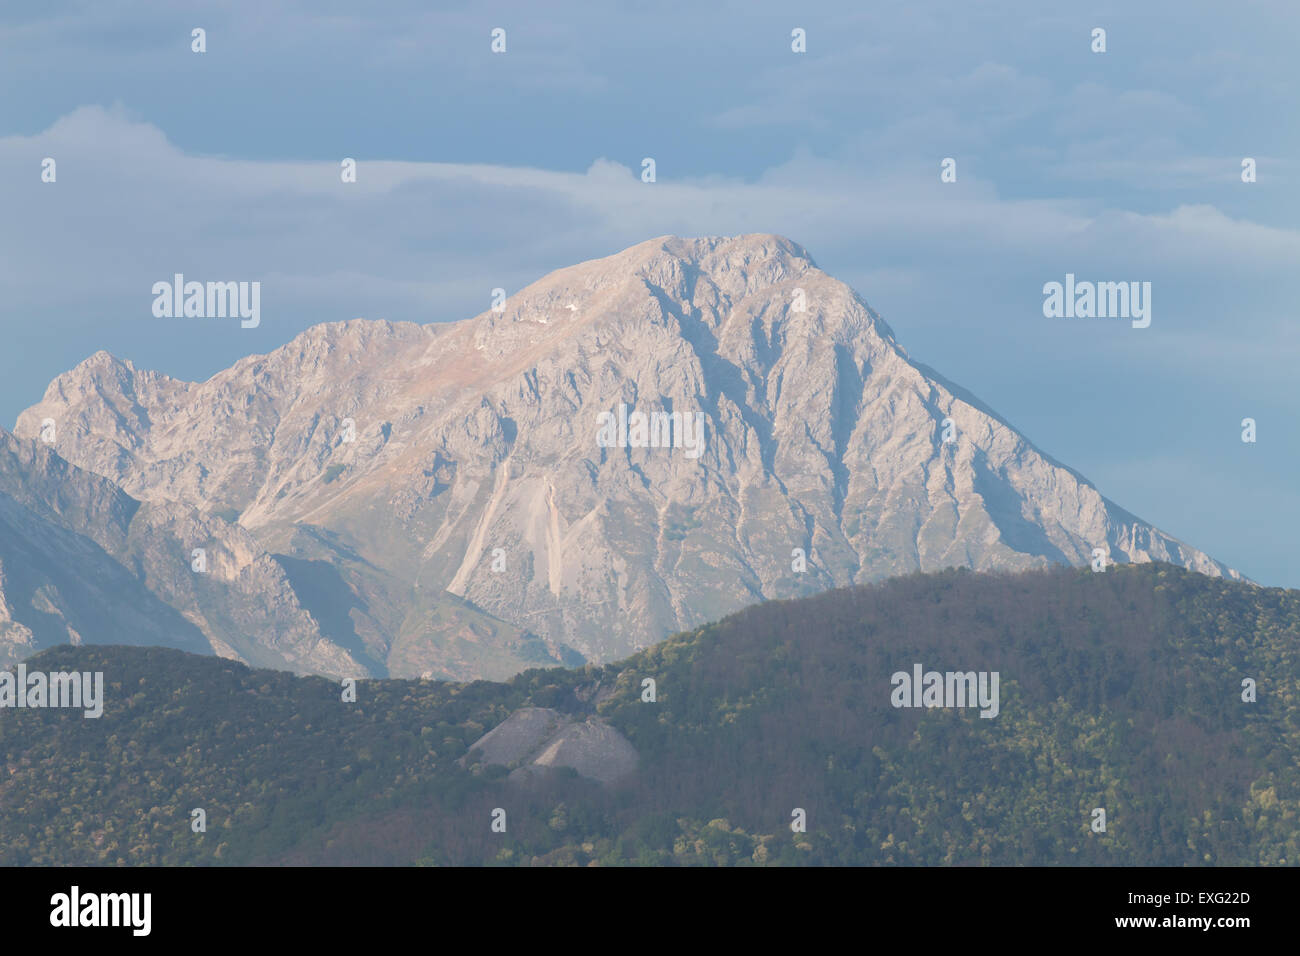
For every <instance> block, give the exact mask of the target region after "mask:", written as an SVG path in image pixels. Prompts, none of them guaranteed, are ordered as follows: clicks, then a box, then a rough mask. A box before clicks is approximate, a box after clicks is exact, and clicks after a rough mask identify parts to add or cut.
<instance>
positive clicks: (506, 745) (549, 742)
mask: <svg viewBox="0 0 1300 956" xmlns="http://www.w3.org/2000/svg"><path fill="white" fill-rule="evenodd" d="M466 759H467V760H474V761H476V762H478V763H481V764H483V765H485V766H493V765H496V766H502V767H508V768H510V769H511V770H512V771H513V772H512V773H511V775H510V776H511V779H512V780H515V781H516V782H526V781H528V780H530V779H532V778H533V777H535V776H545V775H546V773H547V772H548V771H554V770H556V769H558V768H560V767H572V768H573V769H574V770H576V771H577V772H578V773H579V774H580V775H581V776H584V777H587V778H588V779H591V780H596V781H599V782H600V783H604V784H613V783H617V782H618V781H619V780H622V779H624V778H625V777H627V776H628V775H629V774H631V773H633V772H634V771H635V770H636V765H637V754H636V749H635V748H634V747H633V746H632V744H631V743H630V742H629V741H628V739H627V738H626V737H624V736H623V735H622V734H621V733H619V732H618V731H617V730H615V729H614V728H613V727H611V726H609V725H608V724H606V723H603V722H601V721H600V720H599V719H597V718H594V717H593V718H590V719H588V720H584V721H578V720H574V719H573V718H570V717H568V716H566V715H564V714H562V713H560V712H559V711H555V710H550V709H549V708H545V707H522V708H520V709H519V710H517V711H515V712H514V713H513V714H511V715H510V716H509V717H507V718H506V719H505V720H504V721H503V722H502V723H500V724H499V725H497V726H496V727H495V728H493V729H492V730H490V731H488V732H487V733H486V734H484V735H483V736H482V737H481V738H479V740H477V741H476V742H475V743H474V744H472V745H471V746H470V748H469V754H468V755H467V757H466Z"/></svg>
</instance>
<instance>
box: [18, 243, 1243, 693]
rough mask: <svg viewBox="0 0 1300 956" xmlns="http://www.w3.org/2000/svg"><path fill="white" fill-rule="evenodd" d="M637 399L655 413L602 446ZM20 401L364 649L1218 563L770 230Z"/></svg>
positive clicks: (574, 643)
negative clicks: (441, 314) (1110, 495)
mask: <svg viewBox="0 0 1300 956" xmlns="http://www.w3.org/2000/svg"><path fill="white" fill-rule="evenodd" d="M168 321H177V320H168ZM179 321H185V320H179ZM638 413H639V414H641V415H650V414H654V413H659V414H661V415H664V416H668V415H675V416H678V418H677V420H676V421H675V422H674V427H673V428H672V429H671V430H668V429H665V430H663V431H662V433H661V432H660V431H659V430H656V432H655V433H653V438H654V439H655V442H654V443H655V444H657V445H658V447H627V446H631V445H634V444H637V443H639V444H641V445H645V444H646V443H647V440H648V439H649V438H650V437H651V435H648V434H644V433H641V432H638V431H636V430H635V416H636V415H637V414H638ZM610 416H613V417H612V419H611V418H610ZM624 416H626V417H627V419H628V421H629V426H628V427H627V428H626V430H625V429H624V428H623V425H622V420H623V417H624ZM697 416H699V418H698V419H697ZM47 419H48V420H52V421H53V422H54V423H55V424H56V429H55V431H56V440H55V441H54V443H53V446H54V448H55V449H56V450H57V452H58V454H59V455H61V456H62V457H63V458H65V459H67V460H68V461H69V462H71V463H73V464H75V465H76V466H78V467H79V468H81V469H84V470H86V471H89V472H92V473H94V474H97V475H101V476H103V477H106V478H108V479H110V480H111V481H112V482H114V483H115V484H117V485H118V486H120V487H121V488H122V489H124V490H125V491H126V492H127V493H128V494H130V495H131V496H133V497H135V498H137V499H139V500H140V501H142V502H145V503H147V504H149V505H151V506H156V507H159V508H166V507H172V506H177V505H179V506H183V507H185V508H189V509H193V510H195V511H197V512H200V513H202V514H204V515H209V516H219V517H222V518H224V519H225V520H227V521H229V522H232V523H234V524H237V526H238V528H239V529H242V530H243V531H245V532H247V534H248V535H249V536H251V539H252V540H254V541H255V542H256V543H257V546H258V547H259V548H261V549H264V550H265V552H266V553H268V554H270V555H272V556H273V559H274V560H275V561H276V562H278V563H280V565H281V567H282V568H283V569H284V571H285V574H286V575H287V576H288V578H289V579H290V583H291V585H293V587H294V589H295V590H296V591H297V593H298V595H299V600H301V601H303V602H304V604H306V605H310V606H311V607H310V611H311V613H312V615H313V619H314V620H316V621H317V622H318V624H319V625H320V626H321V627H322V628H325V627H328V628H329V629H331V630H332V632H333V633H334V634H335V635H336V642H337V643H339V644H340V645H341V646H346V647H348V648H350V649H351V650H352V653H353V660H354V661H356V663H357V664H358V665H359V666H360V665H364V666H365V667H366V672H367V673H371V674H379V675H383V674H391V675H398V676H400V675H411V676H414V675H420V674H425V673H430V674H433V675H436V676H441V677H448V678H456V679H466V678H471V677H493V678H502V677H506V676H508V675H509V674H513V673H516V672H518V671H519V670H520V669H522V668H524V667H527V666H530V665H532V664H545V663H577V662H580V661H582V660H583V659H587V660H591V661H606V660H611V659H615V658H618V657H621V656H624V655H626V654H628V653H630V652H632V651H633V650H635V649H637V648H641V647H645V646H647V645H650V644H652V643H654V642H655V641H658V640H661V639H663V638H664V637H666V636H667V635H669V634H671V633H673V632H675V631H679V630H684V629H689V628H692V627H696V626H698V625H700V624H702V623H704V622H706V621H708V620H711V619H716V618H718V617H720V616H722V615H725V614H727V613H729V612H732V611H735V610H736V609H738V608H741V607H743V606H746V605H749V604H752V603H755V602H758V601H762V600H767V599H774V598H790V597H796V596H800V595H808V594H813V593H817V592H820V591H824V590H826V589H828V588H832V587H837V586H844V585H849V584H855V583H864V582H870V581H876V580H881V579H884V578H886V577H889V576H892V575H898V574H904V573H908V572H911V571H916V570H922V571H925V570H937V569H941V568H944V567H948V566H965V567H970V568H974V569H995V568H996V569H1008V570H1015V569H1025V568H1033V567H1042V566H1046V565H1049V564H1053V563H1063V564H1070V565H1079V564H1084V563H1088V562H1090V561H1091V560H1092V558H1093V554H1094V550H1095V549H1101V550H1102V551H1103V552H1106V553H1107V554H1108V556H1109V560H1110V561H1112V562H1121V563H1123V562H1143V561H1151V560H1159V561H1168V562H1172V563H1175V564H1179V565H1182V566H1185V567H1188V568H1191V569H1194V570H1197V571H1202V572H1204V573H1207V574H1213V575H1224V576H1227V577H1231V578H1239V577H1240V575H1239V574H1237V572H1235V571H1233V570H1231V569H1229V568H1227V567H1225V566H1223V565H1222V564H1220V563H1218V562H1217V561H1214V560H1212V559H1211V558H1209V557H1208V556H1206V555H1205V554H1204V553H1202V552H1200V551H1198V550H1196V549H1194V548H1191V547H1188V546H1187V545H1185V544H1183V543H1181V542H1179V541H1176V540H1174V539H1173V538H1171V537H1169V536H1168V535H1166V534H1164V533H1162V532H1160V531H1158V530H1157V529H1155V528H1153V527H1151V526H1150V525H1149V524H1147V523H1145V522H1143V521H1141V520H1140V519H1138V518H1136V517H1134V516H1133V515H1131V514H1129V513H1128V512H1126V511H1124V510H1122V509H1121V508H1119V507H1117V506H1116V505H1114V504H1113V503H1111V502H1110V501H1108V500H1107V499H1106V498H1104V497H1103V496H1102V495H1101V494H1100V493H1099V492H1098V491H1097V489H1096V488H1094V487H1093V486H1092V485H1091V484H1090V483H1089V482H1088V481H1087V480H1086V479H1084V478H1083V477H1081V476H1080V475H1079V474H1078V473H1076V472H1074V471H1072V470H1070V469H1068V468H1066V467H1064V466H1062V465H1060V464H1058V463H1056V462H1054V461H1053V460H1052V459H1050V458H1049V457H1047V456H1046V455H1044V454H1043V453H1042V452H1040V451H1039V450H1038V449H1036V448H1035V447H1034V446H1033V445H1032V444H1031V443H1030V442H1029V441H1028V440H1027V439H1026V438H1024V437H1023V436H1021V435H1020V434H1018V433H1017V432H1016V431H1015V429H1014V428H1012V427H1011V426H1010V425H1009V424H1008V423H1007V422H1006V421H1005V420H1003V419H1002V418H1000V417H998V416H997V415H996V414H994V413H993V412H991V411H990V410H988V409H987V408H985V407H984V406H983V405H982V404H981V403H979V402H978V400H976V399H974V398H973V397H972V396H970V395H969V394H968V393H966V392H964V391H963V390H961V389H959V388H957V387H956V386H953V385H951V384H949V383H947V382H946V381H945V380H943V379H942V378H941V377H939V376H937V375H936V374H934V373H932V372H930V371H929V370H928V369H925V368H924V367H923V366H919V365H918V364H916V363H914V362H913V361H911V360H910V359H909V358H908V356H907V354H906V353H905V352H904V351H903V349H902V348H901V347H900V346H899V345H898V344H897V343H896V341H895V339H894V335H893V333H892V332H891V331H890V329H889V327H888V326H887V325H886V324H885V323H884V321H883V320H882V319H881V318H880V317H879V316H878V315H877V314H876V313H875V312H873V311H872V310H871V309H870V308H869V307H868V306H867V305H866V304H865V303H864V302H863V301H862V299H860V298H859V297H858V295H857V294H856V293H855V292H854V291H853V290H852V289H850V288H849V287H848V286H846V285H844V284H843V283H841V282H839V281H837V280H835V279H834V278H832V277H831V276H829V275H827V274H825V273H824V272H822V271H821V270H820V269H818V268H817V266H816V265H815V264H814V262H813V261H812V259H811V258H810V257H809V255H808V254H807V252H805V251H804V250H803V249H802V248H800V247H799V246H798V245H796V244H794V243H793V242H790V241H789V240H787V239H783V238H780V237H776V236H769V235H749V236H740V237H735V238H706V239H679V238H673V237H666V238H660V239H654V240H651V241H649V242H644V243H641V244H639V245H637V246H634V247H632V248H630V249H627V250H625V251H624V252H621V253H619V254H617V255H614V256H610V257H608V258H605V259H599V260H595V261H592V262H587V263H583V264H581V265H577V266H574V267H572V268H567V269H561V270H560V271H558V272H555V273H552V274H551V275H549V276H546V277H545V278H543V279H541V280H539V281H538V282H536V283H534V284H532V285H530V286H528V287H527V288H525V289H523V290H521V291H519V292H517V293H515V294H514V295H512V296H510V297H509V298H508V299H506V300H505V302H504V303H503V305H502V309H501V311H499V312H497V311H491V310H489V311H488V312H485V313H483V314H482V315H479V316H477V317H475V318H473V319H469V320H466V321H462V322H458V323H452V324H437V325H426V326H419V325H414V324H400V323H390V322H384V321H365V320H360V319H358V320H355V321H350V322H342V323H333V324H328V325H320V326H316V327H314V328H311V329H309V330H307V331H306V332H304V333H303V334H301V335H299V336H298V337H297V338H295V339H294V340H293V341H291V342H290V343H289V344H287V345H285V346H284V347H282V348H279V349H277V350H275V351H274V352H272V353H270V354H268V355H258V356H250V357H248V358H245V359H243V360H241V361H239V362H237V363H236V364H235V365H233V366H232V367H231V368H229V369H227V370H225V371H223V372H220V373H218V374H217V375H214V376H213V377H212V378H211V379H209V380H208V381H206V382H202V383H192V382H182V381H177V380H175V379H172V378H169V377H167V376H166V375H163V374H160V373H158V372H152V371H147V370H142V369H137V368H136V367H135V366H134V365H132V364H131V363H130V362H128V361H123V360H119V359H117V358H114V357H113V356H111V355H109V354H108V353H106V352H100V353H97V354H95V355H93V356H92V357H90V358H89V359H87V360H86V361H85V362H83V363H82V364H81V365H79V366H77V367H76V368H75V369H73V370H72V371H70V372H68V373H66V374H64V375H61V376H59V377H58V378H57V379H55V380H54V382H52V383H51V385H50V386H49V388H48V390H47V391H46V394H45V397H44V399H43V400H42V401H41V402H40V403H39V404H37V405H35V406H33V407H32V408H30V409H28V410H27V411H26V412H24V413H23V414H22V415H21V416H20V417H19V419H18V422H17V426H16V432H17V433H18V434H19V435H21V436H24V437H27V438H30V439H36V438H37V437H38V436H39V434H40V430H41V427H42V423H43V422H45V421H46V420H47ZM664 420H666V419H664ZM697 420H698V421H701V422H702V427H703V434H702V441H699V442H696V441H695V440H694V439H695V438H696V437H698V436H694V435H693V434H692V430H691V428H690V427H689V426H690V425H692V424H694V423H695V422H696V421H697ZM609 421H614V422H616V423H617V424H616V425H613V426H611V425H609V424H608V422H609ZM609 437H613V438H614V439H615V441H614V443H613V444H612V445H611V443H610V442H609V441H606V440H605V439H606V438H609ZM666 440H668V441H666ZM672 442H675V443H676V447H672ZM666 443H667V444H669V445H670V447H663V446H664V445H665V444H666ZM190 537H191V538H192V537H193V536H192V535H191V536H190ZM260 639H261V638H260V636H258V635H256V634H254V635H250V636H249V640H252V641H257V640H260ZM239 653H240V655H241V656H243V657H244V658H245V659H248V660H253V659H254V658H252V657H249V656H248V655H247V654H245V652H244V651H243V650H242V649H240V650H239ZM293 666H295V667H298V668H300V669H301V667H303V666H306V665H305V664H304V663H303V662H298V663H295V664H294V665H293Z"/></svg>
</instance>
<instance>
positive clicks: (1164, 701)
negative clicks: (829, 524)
mask: <svg viewBox="0 0 1300 956" xmlns="http://www.w3.org/2000/svg"><path fill="white" fill-rule="evenodd" d="M918 665H920V667H922V668H923V669H924V670H934V671H936V672H939V673H943V674H945V676H946V673H947V672H976V673H979V674H985V675H987V676H989V677H990V679H991V676H992V675H993V674H996V675H997V676H998V684H997V687H998V691H997V708H996V711H997V712H996V716H991V717H987V718H986V717H983V716H981V713H986V712H988V709H987V708H985V709H981V708H977V707H974V706H969V707H961V706H953V707H948V706H936V707H920V708H917V707H897V706H895V702H896V700H897V696H896V695H897V688H896V684H895V675H896V674H898V673H903V674H910V673H911V672H913V670H914V669H915V668H916V667H917V666H918ZM27 666H28V667H29V668H36V669H43V670H45V671H51V672H53V671H67V670H74V669H75V670H79V671H92V672H93V671H100V672H102V673H103V675H104V684H103V686H104V693H103V715H102V717H99V718H97V719H86V718H84V717H83V716H82V713H81V711H77V710H54V709H45V710H41V709H24V710H4V711H0V832H3V833H4V834H5V839H4V840H3V841H0V865H3V866H14V865H25V864H43V865H49V864H59V865H84V864H89V865H110V866H112V865H131V864H158V863H163V864H199V865H213V864H235V865H239V864H293V865H298V864H329V865H366V864H371V865H393V864H412V863H419V862H423V863H435V864H451V865H462V864H519V865H530V864H531V865H537V864H543V865H545V864H570V865H573V864H576V865H583V864H592V863H596V864H629V863H642V864H647V863H648V864H705V865H731V864H745V865H752V864H758V863H769V864H770V863H778V864H801V863H808V864H839V865H860V864H902V865H967V864H992V865H1111V866H1134V865H1145V866H1155V865H1159V866H1242V865H1259V864H1271V865H1292V866H1294V865H1296V864H1297V863H1300V828H1297V826H1296V820H1297V819H1298V818H1300V696H1298V695H1297V693H1296V688H1297V677H1298V676H1300V591H1288V590H1283V589H1280V588H1259V587H1255V586H1252V585H1248V584H1242V583H1238V582H1233V581H1228V580H1225V579H1222V578H1211V577H1207V576H1205V575H1201V574H1196V573H1194V572H1189V571H1186V570H1183V569H1180V568H1176V567H1173V566H1171V565H1167V564H1159V563H1149V564H1141V565H1126V566H1120V567H1117V568H1114V569H1111V570H1108V571H1107V572H1106V573H1103V574H1097V573H1093V572H1091V571H1088V570H1079V569H1071V568H1064V567H1059V566H1058V567H1052V568H1049V569H1047V570H1041V571H1029V572H1020V573H1016V574H1010V573H1005V572H998V573H972V572H969V571H965V570H955V571H945V572H940V573H937V574H926V575H923V574H915V575H908V576H904V577H899V578H894V579H891V580H889V581H887V582H884V583H880V584H873V585H863V586H858V587H854V588H848V589H837V590H834V591H830V592H826V593H824V594H821V595H817V596H815V597H811V598H803V599H799V600H794V601H773V602H768V603H765V604H761V605H756V606H753V607H750V608H747V609H745V610H743V611H741V612H739V613H737V614H735V615H732V616H730V617H728V618H726V619H724V620H722V621H719V622H717V623H714V624H709V625H706V626H704V627H702V628H699V629H697V630H695V631H692V632H689V633H683V634H679V635H676V636H674V637H672V638H670V639H669V640H667V641H664V642H662V643H660V644H658V645H656V646H655V647H653V648H650V649H648V650H645V651H642V652H640V653H639V654H636V655H634V656H633V657H631V658H629V659H627V660H625V661H622V662H619V663H614V664H608V665H604V666H587V667H583V668H576V669H572V668H550V669H533V670H529V671H526V672H524V673H522V674H520V675H518V676H516V677H514V678H513V679H511V680H510V681H509V682H507V683H491V682H487V681H475V682H473V683H469V684H461V683H453V682H444V681H432V680H367V681H359V682H358V683H357V685H356V688H355V690H356V694H355V701H349V700H347V699H346V698H345V695H344V693H343V691H342V690H341V688H340V685H339V684H338V683H333V682H330V681H327V680H325V679H323V678H318V677H295V676H293V675H291V674H289V673H286V672H284V671H268V670H250V669H248V668H247V667H245V666H243V665H241V664H238V663H235V662H232V661H225V660H220V659H216V658H213V657H198V656H194V655H190V654H184V653H181V652H178V651H175V650H167V649H160V648H135V647H90V646H83V647H59V648H55V649H52V650H47V651H44V652H42V653H41V654H38V655H36V656H35V657H34V658H32V659H31V660H29V661H28V662H27ZM651 680H652V681H654V687H655V699H654V700H653V701H649V700H647V684H646V682H647V681H651ZM1247 681H1249V682H1253V683H1252V684H1250V685H1248V684H1247V683H1246V682H1247ZM990 686H991V685H990ZM938 702H939V703H944V701H938ZM953 703H957V704H960V703H961V701H960V700H957V701H953ZM512 768H513V769H512ZM539 770H545V772H538V771H539ZM196 808H202V809H203V810H204V811H205V813H206V824H207V829H206V831H205V832H202V833H195V832H194V831H193V830H192V829H191V819H192V815H191V811H193V810H194V809H196ZM497 810H502V811H504V812H505V820H506V831H505V832H504V833H501V832H493V830H492V829H491V823H492V820H493V819H494V814H495V812H496V811H497ZM796 810H802V811H803V819H804V821H805V822H806V832H796V831H795V830H793V829H792V823H793V822H796V821H797V820H799V816H798V815H797V814H796ZM1097 810H1104V811H1105V814H1106V819H1105V829H1104V830H1097V829H1094V825H1095V824H1096V823H1097V822H1098V821H1099V817H1098V815H1097V813H1096V811H1097Z"/></svg>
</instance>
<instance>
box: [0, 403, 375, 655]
mask: <svg viewBox="0 0 1300 956" xmlns="http://www.w3.org/2000/svg"><path fill="white" fill-rule="evenodd" d="M196 548H201V549H202V550H203V552H204V554H203V567H204V570H203V571H202V572H196V571H195V570H194V550H195V549H196ZM82 643H89V644H108V643H111V644H147V645H156V646H161V647H173V648H177V649H180V650H187V651H192V652H197V653H213V652H215V653H217V654H220V655H221V656H224V657H233V658H238V659H240V660H244V661H248V662H250V663H253V664H256V665H259V666H263V667H281V668H287V669H292V670H300V671H317V672H321V673H330V674H357V673H365V672H366V669H365V665H364V664H363V663H362V662H359V661H358V660H356V659H354V658H353V657H352V655H351V653H350V652H349V650H348V649H347V648H346V647H344V646H340V645H339V644H336V643H335V642H333V641H332V640H330V639H329V637H328V636H327V635H326V634H323V633H322V630H321V628H320V627H319V626H318V624H317V622H316V621H315V620H314V619H313V618H312V616H311V615H310V614H309V613H308V612H307V611H306V610H305V609H304V608H303V606H302V604H300V603H299V601H298V596H297V594H296V593H295V591H294V589H293V587H292V586H291V584H290V575H289V574H288V573H287V572H286V571H285V569H284V568H283V567H282V566H281V565H280V564H279V563H278V562H277V561H275V560H274V559H273V558H272V557H271V556H270V555H269V554H267V553H266V552H265V551H263V550H262V549H261V548H260V547H258V545H257V543H256V541H255V540H254V539H253V537H252V536H251V535H250V534H249V533H248V532H247V531H246V530H244V529H243V528H240V527H239V526H238V525H234V524H231V523H229V522H227V521H225V520H224V519H222V518H219V517H215V516H212V515H204V514H201V513H199V512H197V511H195V510H194V509H193V508H190V507H188V506H186V505H183V504H180V503H178V502H168V501H159V502H154V503H145V504H141V502H139V501H137V500H135V499H134V498H132V497H130V496H129V495H127V494H126V493H125V492H124V491H122V490H121V489H120V488H119V487H117V486H116V485H115V484H113V483H112V482H111V481H109V480H107V479H106V478H103V477H100V476H98V475H94V474H91V473H89V472H86V471H83V470H81V469H79V468H77V467H76V466H74V465H70V464H68V462H67V461H65V460H64V459H63V458H61V457H59V456H58V455H57V454H55V453H54V452H53V451H52V450H51V449H50V448H49V447H48V446H46V445H44V444H43V443H41V442H33V441H25V440H22V439H18V438H15V437H14V436H13V435H10V434H9V433H8V432H5V431H3V430H2V429H0V663H10V662H13V661H17V660H20V659H22V658H23V657H26V656H28V655H30V654H31V653H33V652H35V651H38V650H41V649H43V648H46V647H50V646H53V645H56V644H74V645H76V644H82Z"/></svg>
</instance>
